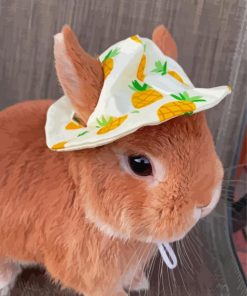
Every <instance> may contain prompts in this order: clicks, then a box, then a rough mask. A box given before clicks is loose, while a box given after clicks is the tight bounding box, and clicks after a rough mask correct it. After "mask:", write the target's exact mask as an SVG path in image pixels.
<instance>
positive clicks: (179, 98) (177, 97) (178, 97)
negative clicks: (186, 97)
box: [171, 94, 183, 101]
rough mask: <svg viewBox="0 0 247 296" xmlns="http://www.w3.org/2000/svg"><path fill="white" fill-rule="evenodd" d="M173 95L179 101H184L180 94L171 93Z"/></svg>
mask: <svg viewBox="0 0 247 296" xmlns="http://www.w3.org/2000/svg"><path fill="white" fill-rule="evenodd" d="M171 97H173V98H174V99H176V100H178V101H182V100H183V99H182V98H181V97H180V96H177V95H174V94H171Z"/></svg>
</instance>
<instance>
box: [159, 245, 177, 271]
mask: <svg viewBox="0 0 247 296" xmlns="http://www.w3.org/2000/svg"><path fill="white" fill-rule="evenodd" d="M157 246H158V248H159V251H160V255H161V257H162V258H163V260H164V262H165V264H166V265H167V267H168V268H170V269H174V268H175V267H176V266H177V263H178V261H177V257H176V255H175V253H174V251H173V249H172V247H171V246H170V245H169V244H168V243H158V244H157Z"/></svg>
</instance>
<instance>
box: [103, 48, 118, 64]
mask: <svg viewBox="0 0 247 296" xmlns="http://www.w3.org/2000/svg"><path fill="white" fill-rule="evenodd" d="M119 52H120V49H119V48H114V49H111V50H110V51H109V52H108V53H107V55H106V56H105V57H104V59H103V62H105V61H106V60H107V59H110V58H114V57H115V56H117V55H118V54H119Z"/></svg>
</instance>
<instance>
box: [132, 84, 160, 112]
mask: <svg viewBox="0 0 247 296" xmlns="http://www.w3.org/2000/svg"><path fill="white" fill-rule="evenodd" d="M129 87H130V88H131V89H132V90H134V94H133V95H132V98H131V101H132V105H133V106H134V107H135V108H137V109H140V108H143V107H146V106H148V105H151V104H153V103H154V102H156V101H158V100H160V99H162V98H163V95H162V94H161V93H160V92H158V91H157V90H155V89H153V88H151V87H150V86H149V85H148V84H146V83H144V84H143V85H141V84H140V83H139V82H138V81H137V80H134V81H132V85H129Z"/></svg>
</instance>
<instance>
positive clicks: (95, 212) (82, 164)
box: [54, 26, 223, 242]
mask: <svg viewBox="0 0 247 296" xmlns="http://www.w3.org/2000/svg"><path fill="white" fill-rule="evenodd" d="M153 40H154V41H155V42H156V44H157V45H158V46H159V47H160V48H161V50H163V52H164V53H165V54H166V55H169V56H171V57H173V58H176V45H175V42H174V40H173V39H172V37H171V36H170V34H169V32H168V31H167V30H166V29H165V28H164V27H163V26H161V27H158V28H156V30H155V31H154V33H153ZM54 52H55V61H56V69H57V74H58V78H59V81H60V83H61V85H62V87H63V90H64V92H65V94H67V96H68V97H69V98H70V100H71V102H72V104H73V105H74V108H75V109H76V111H77V113H78V115H79V116H80V118H81V120H82V121H83V122H84V123H86V122H87V119H88V117H89V116H90V114H91V113H92V112H93V110H94V108H95V106H96V104H97V100H98V98H99V94H100V91H101V88H102V85H103V71H102V67H101V64H100V62H99V61H98V60H97V59H95V58H93V57H91V56H89V55H88V54H87V53H86V52H85V51H84V50H83V49H82V48H81V47H80V45H79V43H78V41H77V39H76V37H75V35H74V33H73V32H72V31H71V30H70V28H69V27H64V29H63V31H62V33H60V34H58V35H56V36H55V48H54ZM64 153H68V152H64ZM71 156H72V157H71V166H70V169H71V173H72V174H73V177H74V179H75V180H76V182H77V183H78V184H80V190H81V192H80V194H81V197H82V199H81V206H82V207H83V209H84V213H85V215H86V217H87V218H88V219H89V221H90V222H92V223H95V225H96V226H97V227H98V228H99V229H100V230H102V231H103V232H104V233H106V234H108V235H111V236H113V237H120V238H123V239H129V238H134V239H138V240H142V241H146V242H157V241H166V242H171V241H174V240H178V239H180V238H182V237H183V236H184V235H185V234H186V233H187V232H188V231H189V230H190V229H191V228H192V227H193V226H194V225H195V224H196V223H197V221H198V220H199V219H200V218H201V217H204V216H206V215H207V214H209V213H210V212H211V210H212V209H213V208H214V207H215V205H216V204H217V201H218V199H219V196H220V190H221V181H222V177H223V169H222V165H221V162H220V161H219V158H218V156H217V154H216V152H215V148H214V144H213V140H212V136H211V133H210V131H209V129H208V126H207V123H206V119H205V114H204V113H202V112H201V113H199V114H196V115H193V116H180V117H178V118H175V119H172V120H170V121H168V122H166V123H163V124H160V125H157V126H148V127H144V128H141V129H139V130H138V131H136V132H135V133H133V134H131V135H128V136H126V137H124V138H122V139H120V140H117V141H115V142H113V143H111V144H108V145H105V146H102V147H98V148H93V149H86V150H81V151H75V152H72V153H71Z"/></svg>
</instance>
